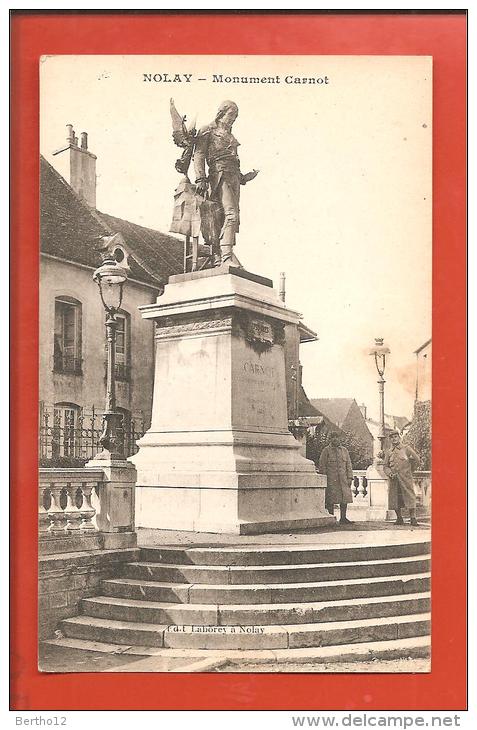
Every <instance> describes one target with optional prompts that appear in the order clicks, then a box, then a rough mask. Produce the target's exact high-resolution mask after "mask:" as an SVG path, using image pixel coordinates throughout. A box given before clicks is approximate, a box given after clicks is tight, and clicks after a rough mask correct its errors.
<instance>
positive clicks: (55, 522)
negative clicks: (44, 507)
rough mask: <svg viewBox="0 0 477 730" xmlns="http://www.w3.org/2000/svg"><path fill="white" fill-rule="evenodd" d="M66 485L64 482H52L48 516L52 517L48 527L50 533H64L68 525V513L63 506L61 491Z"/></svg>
mask: <svg viewBox="0 0 477 730" xmlns="http://www.w3.org/2000/svg"><path fill="white" fill-rule="evenodd" d="M64 487H65V485H63V484H51V485H50V492H51V506H50V509H49V510H48V517H49V518H50V526H49V528H48V530H49V533H50V535H64V534H65V525H66V515H65V513H64V511H63V509H62V508H61V504H60V500H61V492H62V491H63V489H64Z"/></svg>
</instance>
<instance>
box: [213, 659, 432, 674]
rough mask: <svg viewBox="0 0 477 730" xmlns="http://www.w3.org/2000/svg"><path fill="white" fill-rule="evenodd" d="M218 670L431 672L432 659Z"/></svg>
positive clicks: (228, 666)
mask: <svg viewBox="0 0 477 730" xmlns="http://www.w3.org/2000/svg"><path fill="white" fill-rule="evenodd" d="M215 671H216V672H233V673H244V672H250V673H253V672H261V673H263V672H273V673H281V674H284V673H287V672H288V673H289V672H302V673H303V674H311V673H312V674H317V673H320V674H321V673H323V672H329V673H334V674H338V673H339V674H349V673H351V672H353V673H364V672H379V673H395V672H405V673H416V672H419V673H422V672H430V661H429V659H412V658H409V659H392V660H391V659H390V660H386V661H383V660H379V659H377V660H375V661H371V662H339V663H330V664H305V663H303V664H294V663H293V662H283V663H278V662H277V663H276V664H273V666H270V665H268V667H267V666H266V665H263V664H247V665H244V666H240V665H236V664H234V663H232V662H229V663H228V664H225V665H223V666H221V667H218V668H217V669H216V670H215Z"/></svg>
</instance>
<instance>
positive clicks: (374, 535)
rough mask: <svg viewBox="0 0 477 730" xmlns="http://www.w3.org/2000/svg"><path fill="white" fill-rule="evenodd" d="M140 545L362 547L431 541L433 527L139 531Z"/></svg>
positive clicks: (373, 525)
mask: <svg viewBox="0 0 477 730" xmlns="http://www.w3.org/2000/svg"><path fill="white" fill-rule="evenodd" d="M137 532H138V543H139V545H140V546H144V547H152V546H156V545H158V546H161V547H162V546H166V545H167V546H177V545H180V546H191V547H214V546H218V547H220V546H223V545H240V546H241V547H244V546H246V545H250V546H252V545H263V546H268V545H270V546H271V545H310V544H311V545H317V546H320V545H331V544H336V543H342V544H343V545H353V544H356V545H362V544H363V543H365V544H366V543H381V544H387V543H393V542H414V541H415V540H428V539H429V538H430V525H429V524H425V523H422V524H420V525H419V526H418V527H411V525H410V524H405V525H402V526H400V525H395V524H394V523H392V522H354V523H353V524H351V525H332V526H331V527H328V528H323V527H322V528H320V530H319V531H318V530H316V529H310V530H300V532H290V533H285V534H283V533H281V534H273V533H272V534H267V535H240V536H238V535H217V534H214V533H194V532H186V531H183V530H149V529H146V528H139V529H138V531H137Z"/></svg>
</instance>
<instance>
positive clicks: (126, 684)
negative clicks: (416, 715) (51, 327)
mask: <svg viewBox="0 0 477 730" xmlns="http://www.w3.org/2000/svg"><path fill="white" fill-rule="evenodd" d="M466 34H467V18H466V15H465V14H441V13H436V14H427V13H412V14H405V13H398V14H394V13H393V14H384V15H383V14H381V13H380V14H372V13H369V14H368V13H366V14H340V13H326V14H319V13H318V14H312V15H310V14H292V13H290V14H268V13H264V14H248V13H240V14H234V15H231V14H216V15H207V14H191V13H186V14H180V13H171V14H169V13H168V14H149V13H143V12H140V13H138V14H128V13H118V12H117V11H116V13H115V14H108V13H103V12H101V13H90V12H88V11H86V12H85V13H65V14H62V13H41V12H40V13H35V12H31V13H27V12H18V13H14V14H13V15H12V18H11V59H12V65H11V122H12V132H11V191H12V198H11V200H12V203H11V333H12V336H11V542H12V549H11V573H10V575H11V637H12V638H11V708H12V709H15V710H93V709H95V710H109V709H111V710H113V709H114V710H159V709H182V710H191V709H195V710H204V709H214V710H219V709H225V710H233V709H235V710H252V709H255V710H268V709H270V710H297V709H299V710H350V711H352V710H368V711H373V710H463V709H465V708H466V703H467V693H466V648H467V647H466V628H467V626H466V565H467V549H466V524H467V514H466V315H467V312H466ZM46 54H270V55H273V54H280V55H283V54H307V55H310V54H313V55H322V54H333V55H340V54H346V55H355V54H368V55H381V54H382V55H387V54H392V55H428V56H433V58H434V148H433V151H434V180H433V191H434V223H433V231H434V250H433V332H432V336H433V340H434V351H435V356H434V367H433V443H434V460H433V481H434V484H433V528H432V532H433V555H432V557H433V560H432V563H433V565H432V573H433V578H432V671H431V672H430V673H429V674H416V675H411V674H399V675H398V674H356V675H354V674H352V675H350V674H347V675H339V674H333V675H329V674H295V675H293V674H272V675H269V674H189V675H180V674H128V673H125V674H120V673H118V674H110V673H106V674H98V673H94V674H93V673H91V674H90V673H88V674H41V673H39V672H38V671H37V600H36V593H37V570H36V563H37V547H36V542H37V527H36V525H37V492H36V488H35V484H36V481H37V401H38V368H37V361H38V328H37V321H38V262H39V257H38V220H39V218H38V216H39V205H38V194H39V191H38V183H39V145H38V126H39V92H38V68H39V59H40V57H41V56H42V55H46ZM371 92H372V90H370V93H371ZM383 245H385V242H383ZM390 285H391V286H402V283H401V282H391V283H390ZM405 295H406V293H405V287H404V286H403V296H405ZM397 316H398V314H397ZM450 434H452V442H451V445H450V441H449V435H450Z"/></svg>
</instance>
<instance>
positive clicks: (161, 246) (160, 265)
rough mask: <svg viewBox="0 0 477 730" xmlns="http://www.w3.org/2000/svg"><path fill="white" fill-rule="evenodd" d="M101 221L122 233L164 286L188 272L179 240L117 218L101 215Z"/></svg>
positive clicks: (143, 262) (141, 260) (128, 244)
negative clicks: (174, 277) (171, 279)
mask: <svg viewBox="0 0 477 730" xmlns="http://www.w3.org/2000/svg"><path fill="white" fill-rule="evenodd" d="M97 213H98V216H99V217H100V218H101V220H102V221H103V222H104V223H105V224H106V225H107V226H108V227H109V228H110V229H111V230H112V231H114V233H118V232H119V233H122V235H123V237H124V240H125V241H126V243H127V246H128V248H129V249H130V250H131V251H133V252H134V255H135V256H136V259H137V260H138V261H140V262H141V263H142V265H143V266H144V268H145V269H146V270H149V271H151V272H152V273H153V274H154V275H155V276H159V277H160V278H161V279H162V280H163V282H164V283H166V282H167V279H168V278H169V276H171V275H172V274H182V273H183V272H184V244H183V242H182V241H179V240H178V239H177V238H173V237H172V236H168V235H166V234H165V233H161V232H160V231H155V230H154V229H153V228H145V227H144V226H139V225H137V223H131V222H130V221H125V220H123V219H122V218H116V217H115V216H113V215H108V214H107V213H100V211H99V210H98V211H97Z"/></svg>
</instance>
